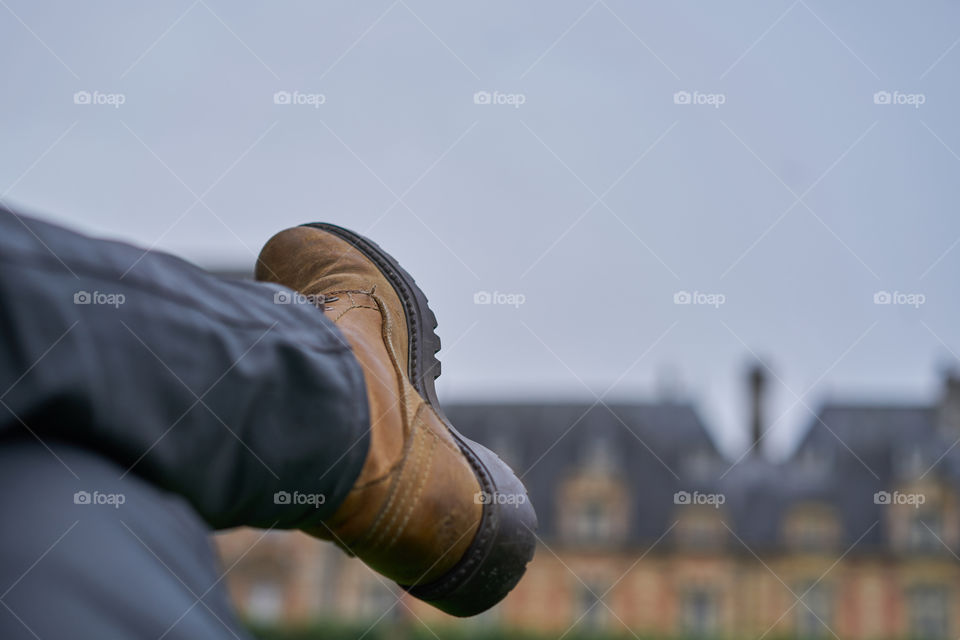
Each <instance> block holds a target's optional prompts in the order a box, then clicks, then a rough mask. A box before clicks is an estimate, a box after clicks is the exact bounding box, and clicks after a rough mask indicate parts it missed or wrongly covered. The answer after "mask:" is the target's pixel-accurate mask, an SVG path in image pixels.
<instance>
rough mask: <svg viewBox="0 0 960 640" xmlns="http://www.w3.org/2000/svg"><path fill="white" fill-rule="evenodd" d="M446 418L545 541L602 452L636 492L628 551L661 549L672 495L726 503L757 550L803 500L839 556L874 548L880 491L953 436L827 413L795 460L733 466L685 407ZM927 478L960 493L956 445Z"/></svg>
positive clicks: (919, 422) (518, 411) (493, 410)
mask: <svg viewBox="0 0 960 640" xmlns="http://www.w3.org/2000/svg"><path fill="white" fill-rule="evenodd" d="M446 411H447V414H448V416H449V417H450V419H451V421H452V422H453V424H454V425H456V427H457V428H458V429H459V430H460V431H461V432H462V433H464V435H466V436H467V437H469V438H471V439H474V440H477V441H478V442H480V443H482V444H485V445H486V446H488V447H489V448H491V449H493V450H494V451H496V452H497V453H498V454H500V455H501V457H503V458H504V460H506V461H507V462H508V463H510V464H511V466H513V467H514V468H515V469H516V470H518V473H519V475H521V476H522V480H523V481H524V484H525V485H526V486H527V489H528V490H529V492H530V497H531V500H532V501H533V502H534V505H535V506H536V508H537V513H538V516H539V518H540V534H541V536H542V537H543V538H544V539H545V540H548V541H549V540H550V539H553V538H555V537H556V536H557V533H558V531H557V524H558V522H557V516H558V504H557V500H558V494H557V488H558V487H559V486H560V484H561V481H562V480H563V479H564V478H565V477H567V475H568V474H570V473H571V472H575V471H577V470H578V469H579V468H582V466H583V465H584V464H585V463H586V462H588V461H589V459H590V456H591V455H594V454H595V453H596V452H597V451H601V452H605V453H603V455H604V464H605V465H607V466H608V467H609V468H610V469H612V470H613V472H614V473H615V474H616V475H617V476H619V477H621V478H622V479H623V481H624V483H625V485H626V486H627V487H628V488H629V489H630V490H631V491H632V501H633V508H632V511H631V519H630V531H629V532H628V539H627V540H626V541H624V542H625V544H627V545H632V546H637V545H645V544H649V543H650V542H652V541H653V540H656V539H657V538H659V537H660V536H661V534H663V533H664V531H666V530H667V529H668V528H669V527H670V526H671V524H672V523H673V522H674V521H675V520H676V517H677V513H678V511H677V506H676V505H675V504H674V502H673V496H674V493H675V492H676V491H678V490H686V491H693V490H700V491H702V492H714V493H722V494H723V495H724V496H725V498H726V503H725V504H724V505H723V508H722V510H721V511H720V513H721V517H722V518H723V520H724V522H725V523H726V524H728V525H729V526H730V528H731V529H732V530H733V531H734V532H736V534H737V536H738V537H739V538H740V539H741V540H742V541H743V543H744V544H746V545H747V546H748V547H749V548H750V549H751V550H757V551H760V550H768V549H776V548H779V547H781V546H782V544H783V542H784V541H783V538H782V532H783V523H784V518H785V516H786V515H787V513H788V511H789V510H790V509H791V508H792V507H794V506H795V505H797V504H800V503H806V502H815V503H817V504H822V505H828V506H832V507H833V508H834V509H835V511H836V513H837V514H838V516H839V518H840V523H841V525H842V530H843V534H842V539H841V541H840V543H841V545H842V548H843V549H846V548H847V547H848V546H850V545H852V544H853V543H854V542H856V541H857V540H858V539H860V538H861V536H863V538H862V540H861V542H860V543H859V544H858V545H857V550H858V551H869V550H871V549H873V550H877V549H879V548H881V547H882V546H885V545H886V544H887V543H888V539H887V536H888V532H887V530H886V527H885V519H884V517H883V516H884V513H883V509H884V507H883V506H881V505H877V504H875V503H874V493H875V492H877V491H881V490H887V491H891V490H893V489H895V488H896V487H897V486H898V482H899V481H900V480H901V479H903V477H904V476H908V475H910V474H911V473H912V474H913V477H916V475H918V472H917V469H918V467H919V468H921V471H920V472H921V473H922V471H923V470H925V469H927V468H929V467H930V466H932V465H934V462H936V461H937V459H938V458H940V457H941V456H943V453H944V451H946V450H947V449H948V448H949V447H950V445H951V444H953V438H954V436H952V435H950V434H942V433H939V432H938V430H937V416H938V414H937V410H936V408H931V407H909V406H907V407H905V406H869V405H866V406H854V405H828V406H826V407H824V408H823V409H822V410H821V412H820V413H819V419H814V420H813V421H812V425H811V427H810V429H809V431H808V433H807V434H806V436H805V437H804V438H803V439H802V441H801V444H800V446H799V447H798V449H797V451H796V453H795V454H794V455H793V456H792V457H791V458H790V459H789V460H788V461H786V462H783V463H779V464H774V463H772V462H769V461H767V460H765V459H763V458H761V457H759V456H758V455H749V456H747V457H745V458H744V459H743V460H741V461H739V462H738V463H736V464H734V463H733V462H732V461H729V460H724V459H723V458H722V457H721V455H720V454H719V453H718V451H717V449H716V447H715V446H714V443H713V441H712V440H711V438H710V436H709V435H708V433H707V431H706V429H705V428H704V425H703V423H702V422H701V420H700V418H699V417H698V415H697V413H696V412H695V410H694V409H693V408H692V407H691V406H690V405H688V404H681V403H659V404H656V403H651V404H637V405H626V404H618V405H611V406H610V407H609V409H608V408H606V407H604V406H602V405H597V406H592V407H591V406H590V405H584V404H550V403H544V404H457V405H452V406H449V407H446ZM957 436H960V433H958V434H957ZM931 473H932V474H933V475H934V476H936V477H940V478H948V479H950V480H952V481H954V482H956V484H957V486H960V446H957V447H955V448H954V449H953V451H951V452H950V454H948V455H947V456H945V457H943V458H942V459H941V460H940V462H938V463H937V464H936V466H935V467H934V470H933V471H932V472H931ZM875 522H879V524H878V525H877V526H873V527H872V528H871V526H872V525H873V524H874V523H875ZM865 532H868V533H866V535H865V536H864V533H865ZM728 546H730V548H733V549H736V548H737V547H738V546H739V543H738V542H737V541H736V540H730V541H728Z"/></svg>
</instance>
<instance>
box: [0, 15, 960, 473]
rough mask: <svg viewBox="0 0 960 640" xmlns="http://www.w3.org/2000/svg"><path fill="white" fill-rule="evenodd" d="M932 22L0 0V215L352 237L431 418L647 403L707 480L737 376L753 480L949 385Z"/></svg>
mask: <svg viewBox="0 0 960 640" xmlns="http://www.w3.org/2000/svg"><path fill="white" fill-rule="evenodd" d="M958 18H960V6H958V5H957V4H956V3H950V2H946V1H931V2H923V3H908V2H903V1H893V0H890V1H883V2H876V1H872V0H871V1H869V2H866V1H863V2H860V1H857V2H852V1H851V2H842V3H836V2H825V1H822V0H821V1H813V0H797V1H796V2H791V1H789V0H787V1H775V2H724V3H716V2H694V1H685V2H671V3H642V4H641V3H636V2H624V1H617V0H603V1H598V2H589V1H584V2H534V3H531V2H523V3H514V2H505V1H502V0H494V1H491V2H481V3H443V2H424V1H421V0H398V1H396V2H390V1H382V2H368V3H351V2H323V3H317V2H294V1H287V0H285V1H284V2H272V3H258V4H254V3H232V2H226V1H225V0H197V1H196V2H192V3H191V2H190V1H189V0H183V1H179V2H168V3H147V2H130V1H124V2H106V1H105V2H84V3H77V2H51V3H42V4H40V3H34V2H29V1H27V0H2V1H0V55H2V58H3V60H4V64H3V65H2V68H0V74H2V83H3V87H4V97H5V99H4V100H3V101H2V102H0V140H2V147H3V153H2V154H0V194H2V197H3V198H4V199H5V200H7V201H9V202H10V203H13V204H18V205H21V206H25V207H28V208H30V209H31V210H32V211H37V212H42V213H43V215H44V216H46V217H49V218H50V219H52V220H56V221H59V222H62V223H65V224H68V225H70V226H73V227H76V228H79V229H82V230H86V231H89V232H93V233H97V234H106V235H110V236H114V237H118V238H123V239H126V240H129V241H132V242H135V243H138V244H143V245H147V246H156V247H157V248H160V249H164V250H168V251H172V252H174V253H177V254H180V255H182V256H184V257H186V258H188V259H191V260H194V261H196V262H199V263H201V264H203V265H206V266H216V267H239V268H247V267H249V266H250V265H252V261H253V259H254V256H255V254H256V252H257V250H258V249H259V247H260V245H262V244H263V242H264V241H265V240H266V239H267V238H268V237H269V236H270V235H271V234H272V233H274V232H275V231H277V230H280V229H282V228H284V227H287V226H291V225H295V224H299V223H301V222H307V221H315V220H325V221H331V222H335V223H339V224H343V225H346V226H349V227H352V228H354V229H357V230H359V231H361V232H365V233H367V234H368V235H370V236H371V237H373V238H374V239H376V240H377V241H379V242H380V243H381V244H382V245H383V246H384V247H385V248H387V249H388V250H390V251H392V252H394V253H395V254H396V256H397V257H398V259H399V260H400V261H401V263H402V264H404V265H405V266H406V267H407V268H408V270H409V271H410V272H411V273H413V274H414V275H415V276H416V277H417V279H418V282H419V283H420V284H421V285H422V286H423V288H424V289H425V290H426V292H427V293H428V295H429V297H430V299H431V301H432V303H433V306H434V308H435V310H436V312H437V314H438V316H439V318H440V323H441V324H440V332H441V336H442V338H443V340H444V344H445V345H446V347H445V349H444V351H443V352H442V353H441V356H442V359H443V363H444V376H443V377H442V378H441V383H442V384H441V389H440V391H441V397H443V398H447V399H453V398H460V399H476V398H501V397H510V398H513V399H532V398H544V397H562V398H567V399H570V398H575V399H582V400H584V401H593V400H594V399H595V396H602V394H607V395H605V396H602V397H603V398H604V399H606V400H618V401H623V400H630V399H649V398H655V397H657V395H658V393H660V391H659V389H661V388H662V387H663V386H664V383H663V382H662V381H663V380H674V381H678V382H674V386H675V385H676V384H678V383H679V384H680V385H681V387H682V389H683V390H684V391H683V393H684V395H686V396H688V397H690V398H691V399H693V400H694V401H695V402H696V403H697V405H698V406H699V409H700V412H701V415H702V416H703V418H704V420H705V421H706V422H707V423H708V424H709V426H710V427H711V429H712V430H713V433H714V435H715V436H716V437H717V439H718V440H719V442H720V444H721V446H722V447H724V449H725V451H727V452H728V453H730V454H733V455H735V454H737V453H739V451H741V450H742V449H743V447H744V446H745V426H744V425H745V424H746V417H745V407H744V406H743V404H744V403H743V399H744V395H745V389H744V383H743V369H744V366H745V364H746V363H747V362H748V361H749V357H750V354H751V350H752V351H753V352H755V353H756V354H757V355H759V356H760V357H762V358H763V359H764V361H765V362H767V363H768V364H769V366H770V367H771V368H772V370H773V371H774V372H775V373H776V375H777V376H778V377H779V380H775V381H773V382H772V384H771V385H770V392H771V393H770V407H769V409H768V422H772V421H773V420H774V419H776V418H777V417H779V416H781V414H785V415H784V417H783V418H782V419H781V420H780V421H779V422H777V423H776V424H775V426H774V428H773V430H772V431H771V432H770V435H769V436H768V441H767V442H766V444H767V445H769V448H770V450H771V451H774V452H783V451H785V450H786V449H787V448H788V447H789V445H790V444H791V443H792V442H794V441H795V439H796V438H797V437H798V435H799V434H801V433H802V431H803V430H804V429H805V428H806V427H807V425H809V422H810V420H811V413H810V412H811V410H816V409H817V408H818V407H819V406H820V405H821V404H822V403H823V402H825V401H827V400H829V399H830V398H838V399H840V398H843V399H869V400H876V401H927V400H929V399H931V398H933V397H935V395H936V394H937V393H938V391H939V375H940V369H941V368H942V367H943V366H945V365H949V364H951V363H955V358H954V356H953V355H952V353H951V350H952V351H953V352H958V353H960V335H958V329H957V326H958V322H957V321H958V314H960V302H958V296H957V294H956V287H955V285H953V282H954V280H955V275H956V273H957V269H958V265H960V248H958V249H954V247H955V245H956V244H957V242H958V239H960V217H958V216H957V215H956V213H957V204H956V203H957V201H958V198H957V192H958V190H960V181H958V180H957V179H956V178H957V176H958V174H960V155H958V153H960V123H958V121H957V118H956V113H957V112H958V109H957V107H958V102H960V96H958V89H957V83H956V79H957V77H958V76H957V72H958V69H960V46H958V41H960V40H958V39H960V27H958V26H957V25H958V24H960V20H958ZM881 91H885V92H888V93H889V94H890V95H889V104H888V103H885V102H886V101H887V96H886V95H885V94H880V95H878V96H876V97H875V94H876V93H877V92H881ZM77 92H87V93H88V94H89V97H90V102H91V104H84V103H83V102H84V101H85V96H84V94H80V96H77V97H76V98H75V94H76V93H77ZM277 92H287V93H288V94H289V97H290V102H291V103H297V102H299V103H300V104H285V103H284V101H285V98H286V94H281V95H280V96H278V97H277V98H276V100H278V101H279V102H280V103H279V104H278V103H277V102H275V94H276V93H277ZM477 92H487V94H480V95H475V94H477ZM677 92H687V94H689V98H690V100H689V102H690V103H685V99H686V97H687V96H686V95H684V94H680V95H676V94H677ZM488 95H489V98H490V100H489V102H490V103H485V102H486V98H487V97H488ZM321 96H322V97H321ZM77 101H79V102H80V104H78V103H77ZM120 101H122V104H120V105H119V106H116V105H115V103H117V102H120ZM321 101H322V104H318V103H319V102H321ZM97 102H100V104H96V103H97ZM478 102H479V103H478ZM518 103H522V104H518ZM918 103H922V104H918ZM478 291H489V292H494V291H496V292H499V293H506V294H521V295H522V296H524V299H523V304H522V305H520V306H519V307H514V306H510V305H505V304H490V305H477V304H475V303H474V294H475V293H476V292H478ZM679 291H688V292H690V293H691V294H692V293H693V292H695V291H696V292H699V293H701V294H720V295H722V296H723V298H716V297H713V298H709V297H705V296H700V297H699V300H700V301H708V300H712V301H714V302H717V301H719V300H723V303H722V304H721V305H719V307H714V306H710V305H707V304H688V305H682V304H675V303H674V294H675V293H677V292H679ZM878 291H889V292H890V293H891V294H892V293H893V292H899V293H901V294H922V296H924V298H925V299H923V303H922V304H920V305H919V306H911V305H910V304H889V305H878V304H874V294H875V293H876V292H878ZM500 300H505V299H504V298H502V297H501V298H500ZM917 300H918V298H908V297H905V296H900V297H899V299H896V300H894V302H898V301H900V302H917ZM797 396H800V397H801V398H802V402H800V403H797Z"/></svg>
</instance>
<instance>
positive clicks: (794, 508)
mask: <svg viewBox="0 0 960 640" xmlns="http://www.w3.org/2000/svg"><path fill="white" fill-rule="evenodd" d="M751 388H752V390H753V398H754V402H753V407H754V411H753V419H752V421H751V429H752V432H753V437H754V438H755V440H756V441H757V443H759V440H760V439H761V438H762V426H763V425H762V416H761V409H762V401H761V400H762V395H761V394H762V388H763V378H762V376H761V375H759V374H755V375H752V376H751ZM448 415H449V416H450V418H451V420H452V421H453V422H454V423H455V424H456V425H458V428H459V429H460V430H461V431H462V432H463V433H464V434H466V435H467V436H468V437H471V438H473V439H475V440H477V441H480V442H482V443H484V444H486V445H487V446H489V447H490V448H491V449H494V450H495V451H497V452H498V453H499V454H500V455H501V457H502V458H504V460H506V461H507V462H508V463H510V464H511V465H512V466H513V467H514V468H515V469H518V470H520V471H521V473H523V480H524V482H525V484H526V485H527V487H528V489H529V491H530V496H531V498H532V500H533V501H534V504H535V505H536V508H537V512H538V515H539V517H540V530H539V536H540V538H541V541H540V545H539V549H538V551H537V555H536V558H535V559H534V561H533V563H532V564H531V565H530V567H529V569H528V572H527V575H526V576H525V578H524V579H523V581H522V582H521V583H520V585H519V586H518V587H517V589H516V590H515V591H514V592H513V593H512V594H511V595H510V596H509V597H508V598H507V599H506V600H505V601H504V602H503V603H502V604H501V605H499V606H498V607H496V608H495V609H494V610H492V611H491V612H489V613H487V614H484V615H482V616H480V617H479V618H478V619H477V620H475V621H474V622H473V623H472V624H478V625H491V624H493V625H505V626H510V627H523V628H530V629H535V630H542V631H545V632H548V633H549V634H550V635H552V636H559V635H560V634H563V633H564V632H565V631H566V630H568V629H571V628H572V627H576V628H577V629H578V630H580V631H583V630H584V629H588V628H589V629H598V630H600V629H602V630H608V631H611V632H615V631H618V630H619V631H623V630H624V627H628V628H629V629H632V630H634V631H636V632H645V633H653V634H662V635H664V636H672V635H680V634H687V636H689V637H711V636H733V637H744V636H747V635H749V636H751V637H767V636H774V637H785V636H788V637H789V636H795V637H842V638H893V637H912V638H938V639H939V638H955V637H957V636H958V634H960V619H958V615H957V611H960V559H958V556H957V552H958V549H960V512H958V502H957V488H958V487H960V447H958V446H957V444H958V442H960V381H958V380H956V379H954V378H952V377H950V378H949V379H948V380H947V383H946V388H945V392H944V395H943V398H942V400H941V401H940V402H939V403H938V404H936V405H935V406H882V405H859V404H850V405H841V404H829V405H827V406H824V407H823V408H822V409H821V410H820V412H819V414H818V416H817V417H816V419H815V420H813V421H812V425H811V427H810V429H809V431H808V432H807V434H806V436H805V437H804V439H803V440H802V442H801V443H800V445H799V447H798V448H797V449H796V451H795V453H794V455H793V456H792V457H791V458H790V459H789V460H787V461H786V462H783V463H778V464H774V463H771V462H769V461H767V460H765V459H764V458H763V457H762V456H761V455H760V454H759V451H760V449H761V447H759V446H758V447H754V449H752V450H751V452H750V453H749V454H748V455H745V456H744V457H743V458H742V459H741V460H739V461H736V462H734V461H731V460H728V459H725V458H724V457H723V456H721V455H720V454H719V452H718V451H717V449H716V447H715V446H714V444H713V442H712V440H711V438H710V437H709V435H708V434H707V431H706V430H705V429H704V426H703V424H702V423H701V421H700V419H699V417H698V416H697V414H696V412H695V411H694V409H693V408H692V407H691V406H690V405H688V404H684V403H676V402H662V403H654V404H639V405H610V406H605V405H603V404H596V405H592V406H590V405H574V404H555V405H519V404H485V405H456V406H451V407H449V408H448ZM218 544H219V547H220V549H221V551H222V555H223V558H224V562H225V564H226V566H227V567H232V568H231V569H230V571H229V573H228V577H227V580H228V584H229V585H230V588H231V590H232V593H233V595H234V597H235V599H236V601H237V603H238V606H239V607H240V608H241V610H242V611H244V612H245V613H246V614H247V615H248V616H249V617H251V618H254V619H259V620H261V621H282V622H296V621H306V620H309V619H310V618H312V617H316V616H342V617H348V618H363V619H369V620H370V621H371V622H372V621H374V620H376V619H378V618H380V617H381V616H383V617H384V618H391V617H392V618H396V617H412V618H419V619H422V620H423V621H424V622H426V623H427V624H431V625H432V624H434V623H438V622H440V621H441V620H442V619H443V618H445V616H444V615H443V614H440V613H438V612H435V611H433V610H432V609H431V608H430V607H428V606H425V605H423V604H422V603H418V602H416V601H415V600H413V599H410V598H408V597H405V596H404V595H403V594H402V593H401V592H400V591H399V590H398V589H396V587H395V586H392V585H390V584H389V582H388V581H386V580H384V579H382V578H379V577H378V576H376V575H375V574H374V573H372V572H371V571H369V570H368V569H366V568H365V567H364V566H363V565H362V564H361V563H360V562H358V561H356V560H353V559H350V558H348V557H346V556H345V555H343V554H342V553H341V552H340V551H339V550H337V549H336V548H334V547H333V546H331V545H328V544H325V543H321V542H317V541H314V540H311V539H309V538H307V537H306V536H304V535H301V534H288V533H281V532H271V533H268V534H266V535H265V536H264V534H263V532H260V531H253V530H241V531H235V532H230V533H227V534H223V535H220V536H218ZM398 599H399V601H398Z"/></svg>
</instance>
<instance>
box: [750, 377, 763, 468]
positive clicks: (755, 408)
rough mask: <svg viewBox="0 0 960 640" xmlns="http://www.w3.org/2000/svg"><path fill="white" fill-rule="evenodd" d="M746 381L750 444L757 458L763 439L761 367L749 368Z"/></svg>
mask: <svg viewBox="0 0 960 640" xmlns="http://www.w3.org/2000/svg"><path fill="white" fill-rule="evenodd" d="M747 379H748V381H749V385H750V437H751V442H750V444H751V445H752V446H753V454H754V455H757V456H759V455H761V448H760V439H761V438H762V437H763V388H764V386H765V384H766V382H767V377H766V374H765V373H764V370H763V365H762V364H760V363H759V362H757V363H755V364H754V365H753V366H752V367H750V372H749V373H748V375H747Z"/></svg>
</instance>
